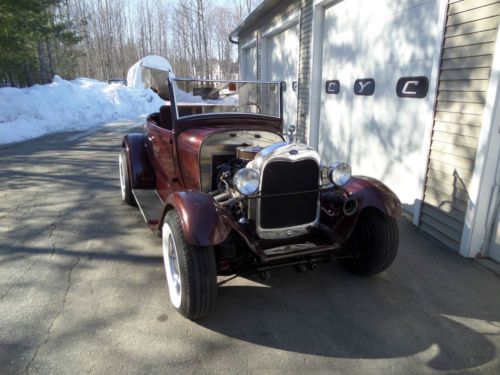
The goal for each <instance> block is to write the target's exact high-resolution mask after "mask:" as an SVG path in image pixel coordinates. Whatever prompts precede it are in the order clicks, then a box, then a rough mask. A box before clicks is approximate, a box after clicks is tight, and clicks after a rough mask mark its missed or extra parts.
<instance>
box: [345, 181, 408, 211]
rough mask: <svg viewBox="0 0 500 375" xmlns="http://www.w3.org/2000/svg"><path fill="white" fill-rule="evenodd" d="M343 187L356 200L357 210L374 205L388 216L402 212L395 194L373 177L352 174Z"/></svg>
mask: <svg viewBox="0 0 500 375" xmlns="http://www.w3.org/2000/svg"><path fill="white" fill-rule="evenodd" d="M344 189H345V190H346V191H347V192H349V193H350V194H351V197H352V198H354V199H355V200H356V201H357V202H358V212H361V211H363V209H365V208H368V207H374V208H376V209H378V210H380V211H381V212H383V213H384V214H386V215H388V216H392V217H398V216H401V214H402V208H401V201H400V200H399V198H398V197H397V196H396V194H395V193H394V192H393V191H392V190H391V189H389V188H388V187H387V186H386V185H384V184H383V183H382V182H380V181H378V180H376V179H374V178H370V177H366V176H353V177H352V178H351V179H350V180H349V182H348V183H347V184H346V185H345V186H344Z"/></svg>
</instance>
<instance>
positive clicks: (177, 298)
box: [162, 210, 217, 320]
mask: <svg viewBox="0 0 500 375" xmlns="http://www.w3.org/2000/svg"><path fill="white" fill-rule="evenodd" d="M162 246H163V261H164V264H165V274H166V276H167V286H168V291H169V295H170V301H171V302H172V305H173V306H174V307H175V308H176V309H177V311H179V312H180V313H181V314H182V315H184V316H185V317H186V318H188V319H192V320H193V319H197V318H201V317H203V316H205V315H207V314H208V313H209V312H210V310H211V308H212V307H213V306H214V305H215V300H216V296H217V270H216V266H215V255H214V251H213V248H212V247H211V246H208V247H204V246H193V245H190V244H188V243H187V242H186V239H185V237H184V232H183V230H182V224H181V220H180V217H179V215H178V214H177V212H175V211H174V210H171V211H169V212H167V214H166V216H165V221H164V223H163V227H162Z"/></svg>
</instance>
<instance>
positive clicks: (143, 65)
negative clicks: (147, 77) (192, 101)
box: [127, 55, 174, 88]
mask: <svg viewBox="0 0 500 375" xmlns="http://www.w3.org/2000/svg"><path fill="white" fill-rule="evenodd" d="M144 69H153V70H161V71H165V72H169V75H170V76H171V77H174V71H173V69H172V66H171V65H170V63H169V62H168V61H167V59H165V58H163V57H161V56H156V55H149V56H146V57H144V58H142V59H141V60H139V61H137V62H136V63H135V64H134V65H132V66H131V67H130V69H129V70H128V73H127V86H129V87H137V88H144V87H146V83H145V81H144V74H143V71H144Z"/></svg>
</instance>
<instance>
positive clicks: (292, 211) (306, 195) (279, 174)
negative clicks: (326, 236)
mask: <svg viewBox="0 0 500 375" xmlns="http://www.w3.org/2000/svg"><path fill="white" fill-rule="evenodd" d="M318 182H319V167H318V164H317V162H316V161H315V160H313V159H304V160H298V161H283V160H276V161H271V162H269V163H267V165H266V167H265V168H264V171H263V173H262V182H261V195H264V196H265V195H271V196H269V197H263V198H261V201H260V207H259V218H260V223H259V224H260V227H261V228H262V229H278V228H284V227H295V226H300V225H306V224H309V223H313V222H314V221H315V220H316V217H317V215H318V199H319V192H318V191H317V189H318V188H319V183H318ZM310 190H316V191H315V192H307V191H310ZM292 193H293V194H292ZM297 193H298V194H297ZM274 194H287V195H283V196H273V195H274Z"/></svg>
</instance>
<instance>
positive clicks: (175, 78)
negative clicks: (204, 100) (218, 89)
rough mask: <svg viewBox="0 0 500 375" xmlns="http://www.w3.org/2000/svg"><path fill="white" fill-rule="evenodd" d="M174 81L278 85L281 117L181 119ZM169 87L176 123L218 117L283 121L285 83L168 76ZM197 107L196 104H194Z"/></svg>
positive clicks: (245, 114)
mask: <svg viewBox="0 0 500 375" xmlns="http://www.w3.org/2000/svg"><path fill="white" fill-rule="evenodd" d="M174 81H183V82H187V81H195V82H214V83H227V84H229V83H235V84H240V83H242V84H245V83H253V84H276V85H278V87H279V117H276V116H271V115H265V114H259V113H251V112H212V113H202V114H194V115H188V116H182V117H179V113H178V107H177V103H176V96H175V93H174V91H175V90H174V84H173V82H174ZM167 83H168V86H169V90H170V105H171V106H173V107H174V108H175V110H173V111H172V114H173V115H174V121H175V122H181V123H182V122H189V121H194V120H198V119H200V120H201V119H207V118H216V117H223V118H228V117H239V118H241V117H242V116H243V117H250V118H262V119H268V120H274V121H283V82H281V81H250V80H228V79H201V78H185V77H182V78H178V77H175V76H174V77H171V76H170V75H169V76H168V82H167ZM193 104H195V105H196V103H193Z"/></svg>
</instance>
